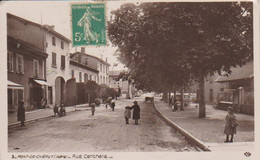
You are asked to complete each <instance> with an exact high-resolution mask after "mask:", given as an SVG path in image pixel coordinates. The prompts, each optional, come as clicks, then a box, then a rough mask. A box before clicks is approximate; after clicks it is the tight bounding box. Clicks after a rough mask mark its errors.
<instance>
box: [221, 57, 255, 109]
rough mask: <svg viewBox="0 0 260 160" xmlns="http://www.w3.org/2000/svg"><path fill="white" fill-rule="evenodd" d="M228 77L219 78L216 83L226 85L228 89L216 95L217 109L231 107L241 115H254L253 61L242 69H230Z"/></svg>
mask: <svg viewBox="0 0 260 160" xmlns="http://www.w3.org/2000/svg"><path fill="white" fill-rule="evenodd" d="M231 71H232V72H231V74H230V75H229V76H219V77H218V78H217V79H216V82H218V83H220V84H223V83H227V84H228V88H227V89H225V90H223V91H220V92H219V93H218V102H219V105H218V107H219V108H220V109H226V108H227V106H228V105H232V106H233V107H234V109H235V110H236V111H238V112H241V113H246V114H254V71H253V61H250V62H247V63H246V64H245V65H244V66H242V67H234V68H231Z"/></svg>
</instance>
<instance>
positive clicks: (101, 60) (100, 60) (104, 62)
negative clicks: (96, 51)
mask: <svg viewBox="0 0 260 160" xmlns="http://www.w3.org/2000/svg"><path fill="white" fill-rule="evenodd" d="M75 54H83V55H86V56H88V57H92V58H95V59H97V60H98V61H99V62H101V63H103V64H106V65H108V66H110V64H109V63H108V62H106V61H104V60H103V59H101V58H98V57H96V56H92V55H90V54H87V53H82V52H78V51H77V52H74V53H72V56H73V55H75Z"/></svg>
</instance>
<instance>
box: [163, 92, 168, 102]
mask: <svg viewBox="0 0 260 160" xmlns="http://www.w3.org/2000/svg"><path fill="white" fill-rule="evenodd" d="M162 100H163V101H166V100H167V92H166V91H164V92H163V96H162Z"/></svg>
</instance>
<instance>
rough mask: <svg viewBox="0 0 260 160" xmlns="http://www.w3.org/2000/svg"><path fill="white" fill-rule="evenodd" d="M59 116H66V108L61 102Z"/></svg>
mask: <svg viewBox="0 0 260 160" xmlns="http://www.w3.org/2000/svg"><path fill="white" fill-rule="evenodd" d="M60 116H61V117H62V116H66V109H65V106H64V104H63V102H61V104H60Z"/></svg>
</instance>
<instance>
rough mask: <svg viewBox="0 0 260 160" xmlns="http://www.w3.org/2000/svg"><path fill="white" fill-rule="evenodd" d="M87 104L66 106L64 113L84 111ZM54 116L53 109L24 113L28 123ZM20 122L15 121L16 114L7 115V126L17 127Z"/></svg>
mask: <svg viewBox="0 0 260 160" xmlns="http://www.w3.org/2000/svg"><path fill="white" fill-rule="evenodd" d="M87 107H89V106H88V104H81V105H76V106H68V107H65V108H66V112H67V113H68V112H73V111H78V110H82V109H84V108H85V109H86V108H87ZM53 115H54V113H53V108H52V107H51V108H46V109H37V110H33V111H28V112H25V122H30V121H35V120H39V119H44V118H47V117H52V116H53ZM18 124H20V122H18V121H17V115H16V112H15V113H12V114H8V126H14V125H18Z"/></svg>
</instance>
